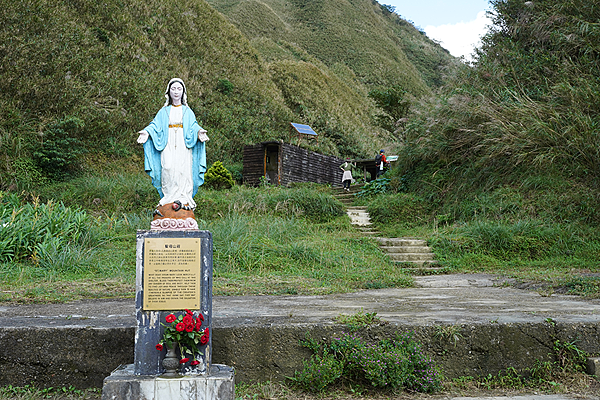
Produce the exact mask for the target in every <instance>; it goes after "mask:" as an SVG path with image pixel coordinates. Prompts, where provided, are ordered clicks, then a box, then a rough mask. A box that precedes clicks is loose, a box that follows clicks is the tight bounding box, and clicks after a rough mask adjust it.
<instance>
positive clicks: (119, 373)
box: [102, 364, 235, 400]
mask: <svg viewBox="0 0 600 400" xmlns="http://www.w3.org/2000/svg"><path fill="white" fill-rule="evenodd" d="M134 370H135V367H134V365H133V364H129V365H127V366H124V367H122V368H119V369H117V370H115V371H114V372H113V373H112V374H111V375H110V376H109V377H107V378H106V379H104V387H103V388H102V400H234V399H235V382H234V376H235V374H234V371H233V368H231V367H228V366H226V365H219V364H213V365H212V366H211V367H210V372H209V374H208V375H205V376H182V377H178V378H163V377H161V376H154V375H136V374H135V371H134Z"/></svg>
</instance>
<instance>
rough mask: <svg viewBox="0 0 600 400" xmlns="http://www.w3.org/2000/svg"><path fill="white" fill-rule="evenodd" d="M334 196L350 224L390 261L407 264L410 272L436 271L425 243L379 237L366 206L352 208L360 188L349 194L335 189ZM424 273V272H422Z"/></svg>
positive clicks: (410, 239)
mask: <svg viewBox="0 0 600 400" xmlns="http://www.w3.org/2000/svg"><path fill="white" fill-rule="evenodd" d="M337 190H338V192H337V193H335V194H334V196H335V197H336V198H337V199H338V200H339V201H340V202H342V203H343V204H344V205H345V206H346V213H347V214H348V217H350V223H351V224H352V225H353V226H354V227H356V229H358V230H359V231H360V232H361V233H362V234H363V235H365V236H370V237H373V238H375V239H376V240H377V242H378V244H379V247H380V248H381V250H382V251H384V252H385V253H386V254H387V255H388V256H389V257H390V259H391V260H392V262H395V263H398V264H404V263H406V264H408V265H410V267H408V269H410V270H415V269H416V270H419V271H422V270H436V269H437V268H433V267H432V265H433V264H435V263H436V260H435V254H433V253H432V252H431V248H430V247H429V246H427V241H426V240H423V239H418V238H385V237H380V236H379V235H380V232H378V231H377V230H375V229H374V228H373V226H372V225H373V224H372V222H371V218H370V216H369V212H368V211H367V206H353V205H352V202H353V199H354V194H355V193H357V192H359V191H360V190H361V187H359V186H354V187H351V189H350V192H348V191H345V190H343V189H337ZM423 272H426V271H423Z"/></svg>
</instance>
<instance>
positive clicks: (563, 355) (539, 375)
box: [450, 340, 589, 392]
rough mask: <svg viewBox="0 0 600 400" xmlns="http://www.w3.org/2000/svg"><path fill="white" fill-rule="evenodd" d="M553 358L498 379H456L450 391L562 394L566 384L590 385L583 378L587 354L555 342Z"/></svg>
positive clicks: (511, 370) (572, 344) (504, 373)
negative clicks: (545, 392) (469, 389)
mask: <svg viewBox="0 0 600 400" xmlns="http://www.w3.org/2000/svg"><path fill="white" fill-rule="evenodd" d="M550 356H551V357H552V361H539V360H536V362H535V364H534V366H533V367H530V368H523V369H521V370H517V369H516V368H514V367H509V368H507V369H506V370H504V371H501V372H500V373H498V374H497V375H492V374H488V375H487V376H479V377H461V378H457V379H454V380H453V381H452V382H451V383H450V387H452V388H457V389H459V388H467V387H471V386H476V387H479V388H483V389H486V390H492V389H525V388H529V389H535V390H548V391H551V392H562V391H564V390H565V387H566V384H567V383H568V384H573V383H574V382H575V381H582V382H583V381H589V377H586V375H585V374H584V371H585V362H586V353H585V352H584V351H582V350H581V349H579V348H577V346H576V345H575V342H562V341H559V340H555V341H554V343H553V348H552V353H551V354H550Z"/></svg>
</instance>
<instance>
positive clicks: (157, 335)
mask: <svg viewBox="0 0 600 400" xmlns="http://www.w3.org/2000/svg"><path fill="white" fill-rule="evenodd" d="M136 257H137V262H136V270H137V271H136V299H135V304H136V314H137V327H136V333H135V349H134V350H135V351H134V363H133V364H130V365H126V366H123V367H119V368H117V369H116V370H115V371H113V373H112V374H111V375H110V376H109V377H107V378H105V379H104V385H103V388H102V399H103V400H234V398H235V397H234V394H235V393H234V392H235V383H234V371H233V368H231V367H228V366H226V365H213V364H212V363H211V348H212V340H211V337H212V325H211V324H212V236H211V234H210V232H208V231H199V230H183V231H161V230H151V231H138V233H137V256H136ZM173 307H175V308H173ZM182 308H183V310H185V311H182ZM188 310H189V314H192V315H193V316H194V318H196V317H198V316H202V317H203V321H202V322H200V319H199V318H198V322H197V323H198V324H200V323H201V324H202V326H201V328H200V331H201V332H206V333H205V334H204V335H205V337H206V336H207V337H208V339H207V342H206V343H205V342H201V343H202V345H201V346H199V347H198V349H197V350H198V353H196V354H194V358H195V359H196V361H197V362H196V363H195V364H197V365H193V366H192V365H191V363H190V361H188V362H187V363H184V364H182V365H181V367H180V370H179V371H178V372H175V373H172V374H171V376H167V375H168V374H165V375H162V374H163V373H164V372H165V369H164V368H163V365H162V360H163V358H164V357H165V353H166V347H167V346H166V344H167V343H165V346H164V348H163V349H162V350H160V351H159V350H157V348H156V345H157V343H159V342H160V341H161V338H163V333H164V331H165V325H164V322H165V321H166V319H165V317H166V315H168V314H170V313H174V314H181V313H182V312H183V313H188ZM161 322H162V323H161ZM170 322H172V321H170ZM196 329H198V328H196ZM209 332H210V335H209ZM187 356H188V355H187V354H186V357H187ZM178 358H179V357H178Z"/></svg>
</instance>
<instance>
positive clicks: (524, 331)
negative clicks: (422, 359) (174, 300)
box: [0, 323, 600, 388]
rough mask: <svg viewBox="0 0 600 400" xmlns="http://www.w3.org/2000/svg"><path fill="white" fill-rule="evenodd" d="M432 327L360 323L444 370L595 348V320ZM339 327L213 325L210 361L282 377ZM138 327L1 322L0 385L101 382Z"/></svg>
mask: <svg viewBox="0 0 600 400" xmlns="http://www.w3.org/2000/svg"><path fill="white" fill-rule="evenodd" d="M451 328H452V327H446V328H445V330H444V329H441V328H440V327H436V326H420V327H412V326H396V325H392V324H389V325H385V326H378V327H372V328H368V329H365V330H364V331H363V333H364V334H365V335H367V336H368V337H369V338H371V339H372V340H381V339H385V338H393V337H394V335H395V334H396V333H397V332H406V331H411V332H413V333H414V336H413V337H414V338H415V339H416V340H417V341H419V342H420V343H421V344H422V348H423V351H424V352H425V353H426V354H428V355H430V356H432V357H433V358H434V359H435V361H436V362H437V364H438V365H439V366H440V367H441V368H442V370H443V372H444V374H445V375H446V376H447V377H458V376H463V375H477V374H480V375H487V374H488V373H491V374H495V373H497V372H498V371H500V370H502V369H505V368H507V367H511V366H512V367H515V368H517V369H520V368H524V367H531V366H533V364H534V362H535V360H536V359H537V360H542V361H544V360H550V356H549V354H550V353H552V347H553V342H554V341H555V340H561V341H563V342H573V341H575V342H576V343H575V344H576V345H577V347H578V348H580V349H581V350H584V351H586V352H588V353H595V354H600V341H599V340H598V338H599V337H600V324H598V323H596V324H593V323H592V324H590V323H586V324H583V323H581V324H561V323H556V324H554V323H538V324H494V323H490V324H484V325H461V326H457V327H456V328H453V329H456V330H455V333H457V336H456V337H457V338H458V340H457V341H455V340H454V339H453V338H452V337H451V336H450V335H449V333H450V332H451V330H452V329H451ZM344 329H346V331H347V328H345V327H344V326H337V325H336V326H320V325H310V326H294V327H286V326H274V327H273V326H268V325H265V326H256V325H252V326H238V327H228V328H214V332H213V357H212V358H213V362H214V363H218V364H225V365H229V366H232V367H234V368H235V370H236V381H237V382H242V381H253V380H283V379H285V377H286V376H293V375H294V371H296V370H299V369H301V368H302V360H304V359H306V358H307V357H309V356H310V351H309V350H307V349H305V348H303V347H301V346H300V345H299V341H300V340H301V339H303V338H304V337H305V334H306V333H307V332H308V333H309V334H310V335H311V336H312V337H313V338H315V339H324V340H328V339H329V338H332V337H334V336H336V335H339V334H340V333H341V332H342V331H343V330H344ZM134 334H135V329H134V328H133V327H131V328H112V329H99V328H89V329H86V328H18V329H16V328H4V329H0V385H9V384H10V385H16V386H23V385H26V384H31V383H34V384H35V385H36V386H39V387H49V386H53V387H60V386H69V385H73V386H75V387H77V388H87V387H98V388H100V387H102V381H103V379H104V378H105V377H106V376H108V375H110V373H111V372H112V371H113V370H114V369H115V368H117V367H118V366H119V365H121V364H131V363H133V352H134V348H133V347H134Z"/></svg>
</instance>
